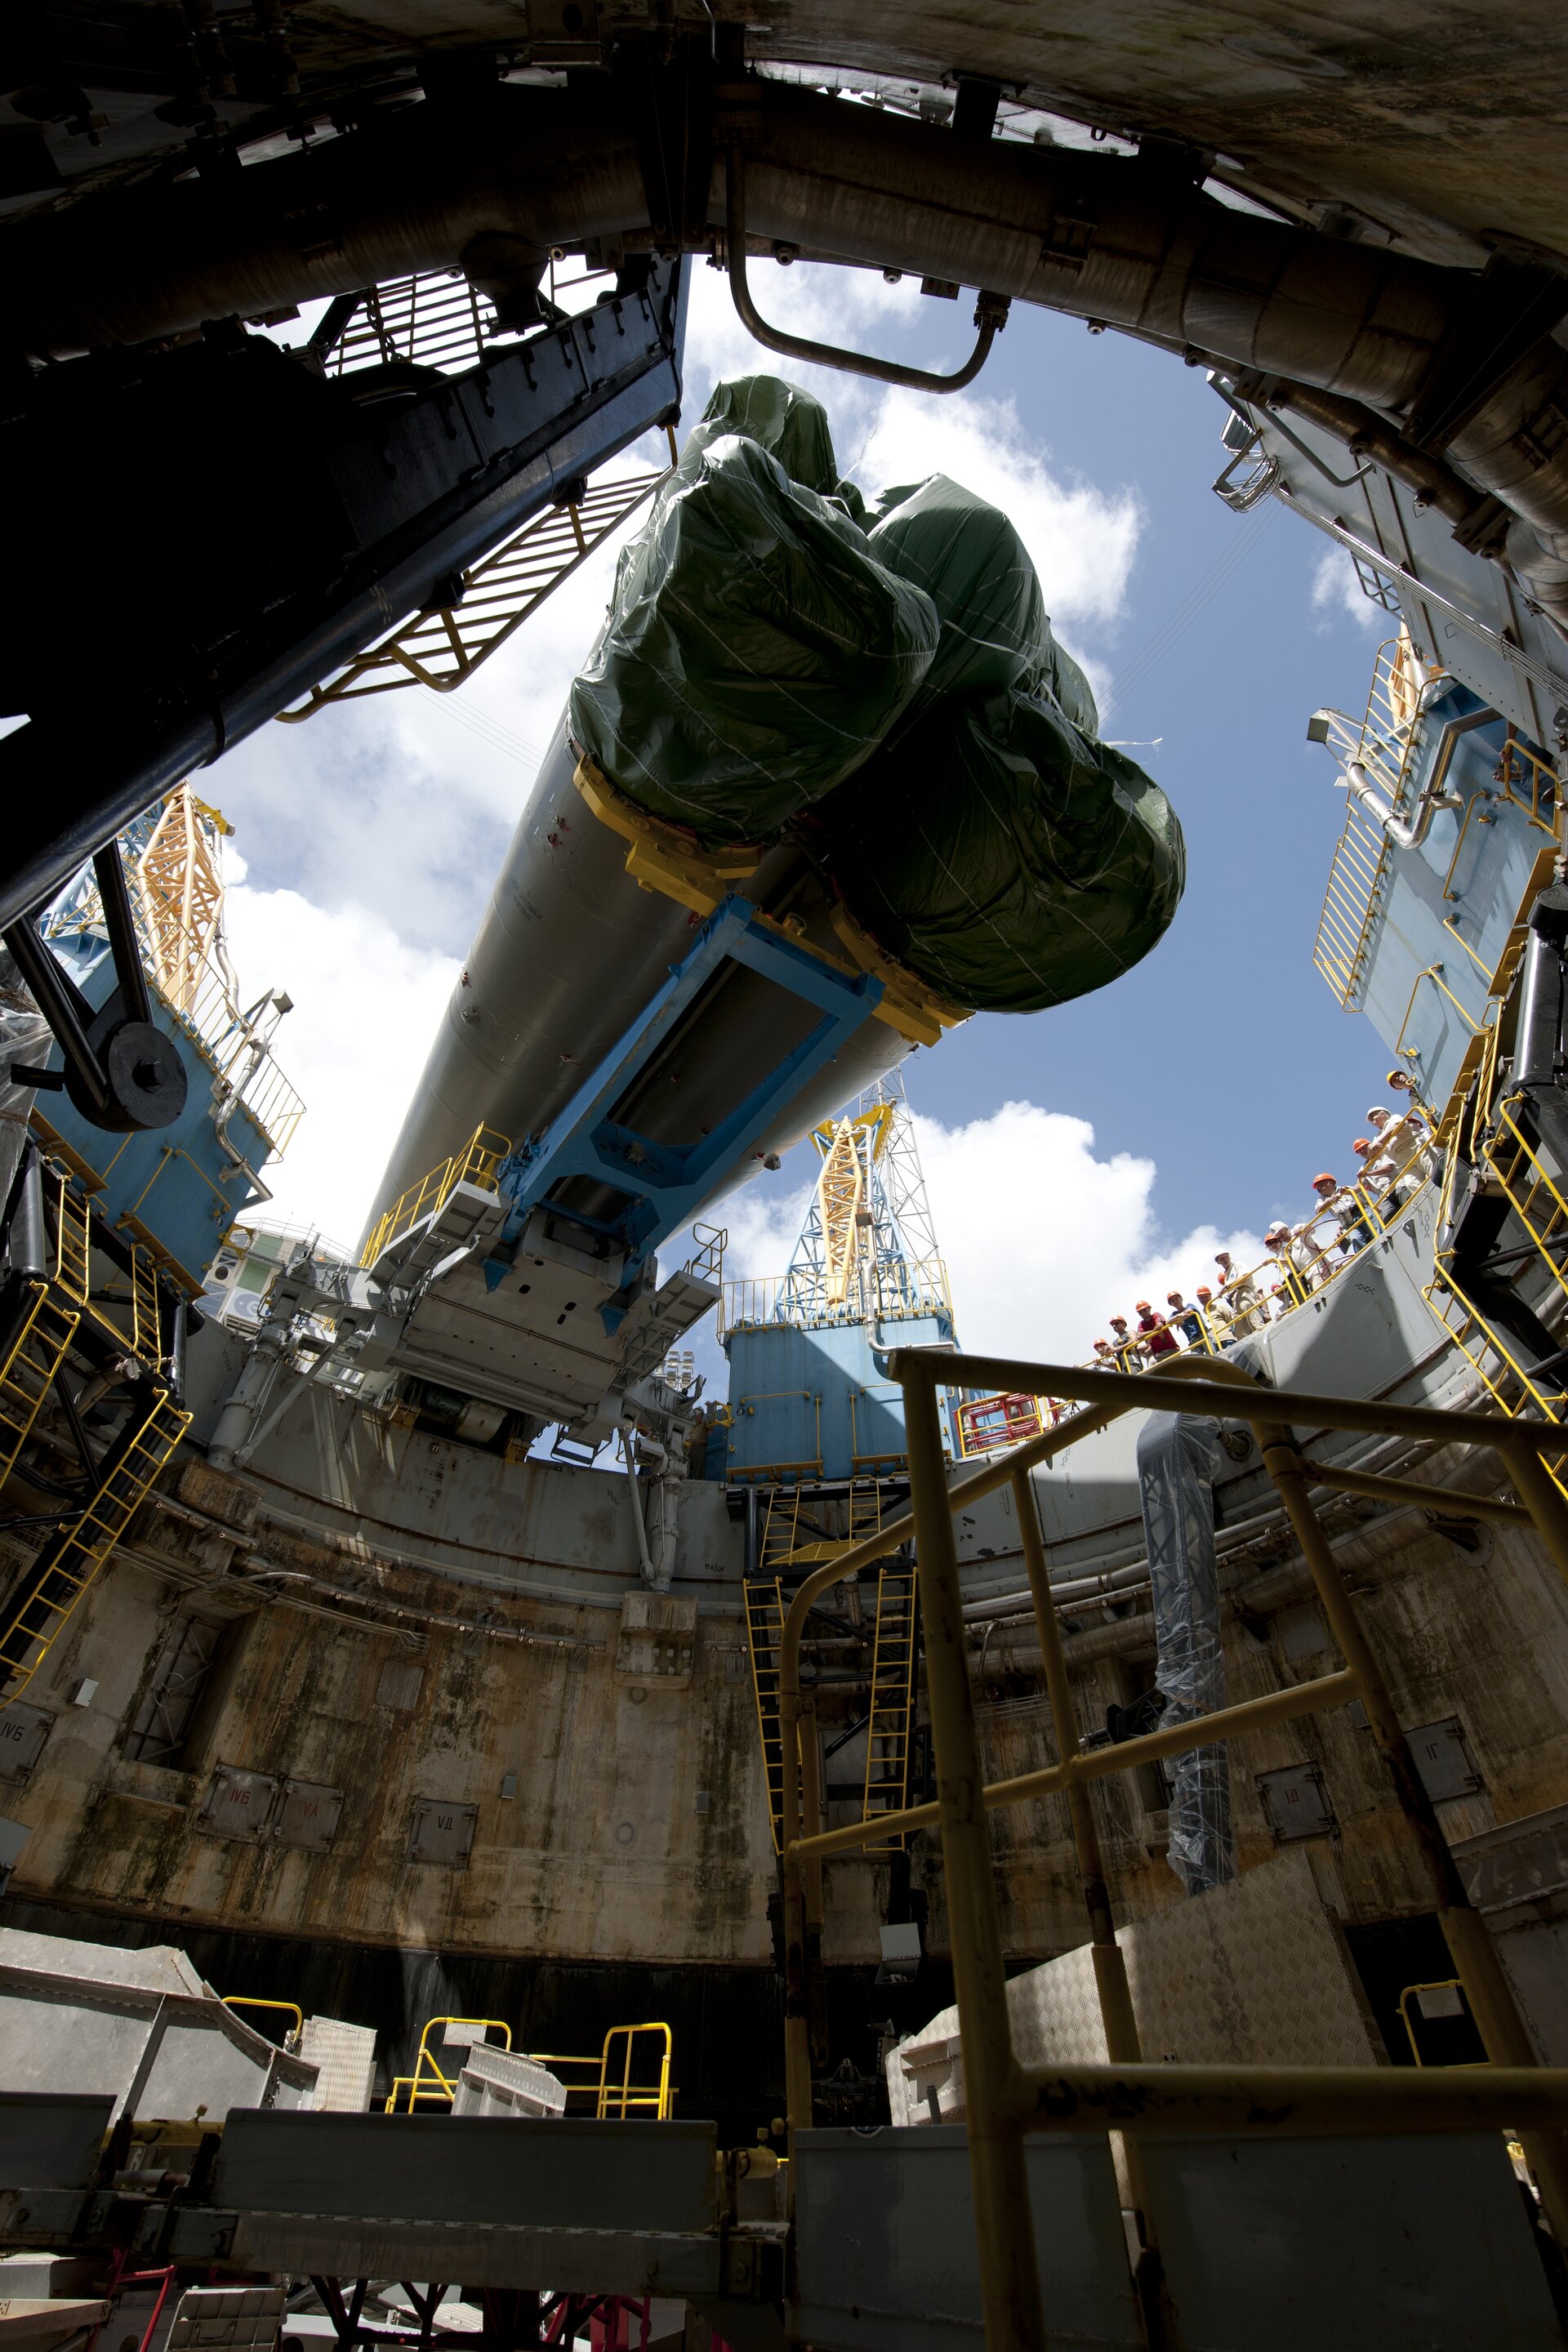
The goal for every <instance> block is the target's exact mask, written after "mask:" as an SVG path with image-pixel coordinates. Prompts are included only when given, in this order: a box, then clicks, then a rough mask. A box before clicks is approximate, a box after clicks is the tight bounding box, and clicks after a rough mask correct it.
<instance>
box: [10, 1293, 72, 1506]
mask: <svg viewBox="0 0 1568 2352" xmlns="http://www.w3.org/2000/svg"><path fill="white" fill-rule="evenodd" d="M27 1290H28V1293H29V1294H30V1303H29V1304H28V1306H27V1308H26V1313H25V1315H24V1317H23V1319H22V1325H21V1328H20V1329H19V1330H18V1332H17V1334H16V1339H14V1340H13V1342H12V1345H11V1352H10V1354H9V1355H8V1356H7V1357H6V1358H5V1363H4V1364H3V1365H0V1486H3V1485H4V1484H5V1480H6V1479H7V1478H8V1477H9V1476H10V1475H11V1473H12V1471H13V1470H14V1469H15V1468H16V1456H17V1454H20V1452H21V1450H22V1448H23V1446H24V1444H26V1439H27V1435H28V1433H29V1431H30V1430H31V1429H32V1426H33V1423H34V1422H35V1421H36V1420H37V1413H38V1407H39V1406H40V1405H41V1404H42V1403H43V1402H44V1399H45V1398H46V1397H47V1395H48V1392H49V1391H50V1389H51V1388H52V1387H53V1385H54V1382H55V1376H56V1374H57V1373H58V1370H59V1368H60V1365H61V1363H62V1361H63V1360H64V1358H65V1352H66V1349H68V1347H69V1345H70V1343H71V1339H72V1337H73V1335H74V1333H75V1331H76V1327H77V1325H78V1323H79V1321H80V1320H81V1318H80V1317H79V1315H77V1314H76V1313H74V1312H73V1311H72V1310H70V1309H69V1308H67V1307H60V1306H59V1305H58V1304H57V1302H56V1301H55V1300H54V1299H53V1298H51V1297H50V1296H49V1290H48V1285H47V1283H42V1282H31V1283H29V1284H28V1285H27Z"/></svg>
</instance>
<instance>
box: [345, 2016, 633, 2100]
mask: <svg viewBox="0 0 1568 2352" xmlns="http://www.w3.org/2000/svg"><path fill="white" fill-rule="evenodd" d="M448 2025H462V2026H470V2027H473V2028H474V2029H475V2030H476V2032H477V2033H478V2034H479V2035H480V2036H482V2035H483V2034H485V2033H489V2032H496V2033H500V2035H502V2036H503V2046H504V2047H505V2048H506V2049H508V2050H510V2048H511V2028H510V2025H508V2023H507V2022H506V2021H505V2019H504V2018H500V2017H432V2018H429V2019H427V2020H426V2025H425V2030H424V2032H422V2033H421V2034H420V2036H419V2049H418V2053H417V2054H416V2058H415V2061H414V2071H413V2073H412V2074H398V2075H396V2076H395V2078H394V2081H393V2085H392V2088H391V2090H390V2091H389V2092H388V2093H387V2095H386V2100H385V2104H384V2113H385V2114H386V2115H389V2116H395V2115H398V2114H400V2113H402V2114H407V2115H412V2114H413V2113H414V2110H415V2108H416V2106H417V2105H419V2104H420V2103H421V2101H426V2102H430V2103H438V2104H443V2105H447V2106H449V2105H451V2103H452V2101H453V2099H454V2098H455V2097H456V2096H457V2090H458V2085H457V2083H456V2081H455V2080H453V2079H452V2078H451V2077H449V2076H448V2075H447V2074H444V2073H443V2071H442V2069H441V2067H440V2065H439V2063H438V2062H437V2058H436V2055H435V2053H434V2052H433V2051H432V2049H431V2047H430V2036H431V2035H432V2033H433V2032H435V2030H436V2028H437V2026H441V2027H446V2026H448ZM647 2033H657V2034H658V2035H660V2036H662V2041H663V2046H662V2050H661V2053H660V2057H659V2066H658V2082H657V2084H644V2083H634V2082H633V2081H632V2053H633V2049H634V2045H635V2043H636V2041H637V2036H638V2035H639V2034H647ZM623 2036H624V2037H625V2039H626V2057H625V2061H624V2063H623V2065H622V2068H621V2078H620V2081H619V2082H618V2083H617V2082H615V2081H612V2079H611V2075H610V2053H611V2051H612V2049H613V2048H614V2045H615V2044H616V2042H618V2041H619V2040H620V2039H621V2038H622V2037H623ZM521 2054H523V2055H526V2057H527V2058H528V2060H529V2062H530V2063H531V2064H532V2065H535V2066H548V2067H550V2068H551V2069H552V2071H553V2070H554V2069H556V2068H559V2067H562V2066H585V2067H587V2068H589V2069H590V2070H591V2072H592V2074H593V2077H594V2079H593V2080H592V2081H589V2082H586V2083H568V2084H566V2095H567V2097H568V2099H571V2098H574V2097H575V2098H581V2099H591V2100H592V2101H593V2103H594V2115H595V2120H597V2121H599V2122H604V2121H605V2120H607V2119H610V2118H614V2119H615V2120H616V2121H620V2122H624V2121H625V2120H626V2117H627V2116H630V2115H633V2114H640V2113H642V2112H644V2111H645V2110H647V2109H650V2108H651V2110H652V2113H653V2119H654V2120H655V2121H656V2122H658V2123H668V2120H669V2118H670V2116H672V2115H673V2114H674V2112H675V2090H674V2085H673V2084H671V2082H670V2079H669V2074H670V2065H671V2063H672V2060H673V2058H674V2054H675V2036H674V2034H673V2033H672V2032H671V2031H670V2029H669V2027H668V2025H666V2024H664V2023H662V2022H658V2023H653V2024H643V2025H612V2026H611V2028H610V2030H609V2032H607V2033H606V2034H605V2042H604V2047H603V2049H602V2050H601V2051H600V2052H599V2053H598V2055H597V2057H590V2056H588V2055H586V2054H583V2055H577V2054H574V2053H569V2052H562V2051H555V2052H552V2051H548V2050H530V2051H527V2052H526V2053H521ZM458 2071H459V2072H460V2071H461V2070H460V2069H459V2070H458ZM405 2094H406V2105H405V2106H404V2107H401V2108H400V2107H399V2105H398V2101H399V2099H400V2098H401V2097H402V2096H403V2095H405Z"/></svg>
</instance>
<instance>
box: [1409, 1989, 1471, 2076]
mask: <svg viewBox="0 0 1568 2352" xmlns="http://www.w3.org/2000/svg"><path fill="white" fill-rule="evenodd" d="M1424 1992H1451V1993H1453V1994H1455V1995H1456V1996H1457V1998H1458V2003H1459V2008H1458V2015H1460V2016H1461V2017H1466V2018H1468V2017H1469V2014H1470V2010H1469V2003H1468V2001H1467V2000H1466V1999H1465V1988H1464V1985H1463V1983H1462V1982H1461V1981H1460V1979H1458V1977H1438V1978H1437V1979H1436V1980H1435V1981H1434V1982H1433V1983H1431V1984H1413V1985H1406V1986H1405V1990H1404V1991H1403V1992H1402V1993H1401V1994H1400V1996H1399V2021H1400V2023H1401V2024H1402V2025H1403V2026H1404V2028H1405V2039H1406V2040H1407V2041H1408V2042H1409V2044H1410V2054H1411V2056H1412V2057H1413V2058H1414V2059H1415V2063H1416V2064H1417V2065H1418V2066H1425V2065H1426V2059H1425V2058H1424V2057H1423V2056H1422V2055H1421V2044H1420V2042H1419V2040H1418V2039H1417V2037H1416V2032H1415V2020H1414V2019H1413V2018H1412V2017H1411V2014H1410V2003H1411V2001H1412V2000H1414V1999H1415V1997H1416V1995H1417V1994H1419V1993H1424ZM1472 2022H1473V2021H1472ZM1460 2063H1461V2065H1462V2066H1466V2067H1468V2066H1475V2065H1482V2066H1484V2065H1485V2064H1486V2063H1487V2062H1486V2060H1485V2059H1484V2058H1481V2059H1476V2058H1470V2059H1464V2060H1461V2061H1460Z"/></svg>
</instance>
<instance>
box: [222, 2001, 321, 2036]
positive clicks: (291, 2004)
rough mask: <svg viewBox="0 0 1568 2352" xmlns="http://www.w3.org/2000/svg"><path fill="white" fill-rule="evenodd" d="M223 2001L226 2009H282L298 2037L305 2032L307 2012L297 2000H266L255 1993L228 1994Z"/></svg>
mask: <svg viewBox="0 0 1568 2352" xmlns="http://www.w3.org/2000/svg"><path fill="white" fill-rule="evenodd" d="M222 2000H223V2005H224V2007H225V2009H280V2010H282V2011H283V2012H284V2014H285V2015H286V2016H289V2017H291V2018H292V2019H293V2021H294V2034H295V2035H296V2036H298V2035H299V2034H301V2033H303V2032H304V2031H305V2012H304V2011H303V2010H302V2009H301V2008H300V2004H299V2002H298V2001H297V2000H264V1999H263V1998H262V1996H261V1995H260V1994H259V1993H254V1992H226V1993H225V1994H223V1996H222Z"/></svg>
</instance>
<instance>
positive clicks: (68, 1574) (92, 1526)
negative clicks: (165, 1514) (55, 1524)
mask: <svg viewBox="0 0 1568 2352" xmlns="http://www.w3.org/2000/svg"><path fill="white" fill-rule="evenodd" d="M190 1419H191V1416H190V1414H189V1413H188V1412H184V1411H183V1410H182V1409H181V1408H180V1406H178V1405H176V1404H175V1403H174V1400H173V1398H172V1397H171V1396H170V1395H169V1393H168V1391H167V1390H166V1389H164V1390H160V1391H158V1393H157V1395H156V1397H155V1398H154V1401H153V1405H152V1408H151V1410H150V1411H147V1412H142V1414H141V1417H140V1418H139V1419H133V1420H132V1423H131V1424H130V1425H129V1427H128V1428H127V1429H125V1430H124V1431H122V1432H121V1435H120V1436H119V1437H117V1438H116V1439H115V1441H114V1443H113V1444H112V1445H111V1446H110V1449H109V1452H108V1454H106V1455H105V1457H104V1461H103V1464H102V1466H101V1468H100V1475H99V1483H98V1490H97V1492H96V1493H95V1494H94V1496H93V1498H92V1500H91V1502H90V1503H89V1505H88V1507H87V1508H86V1509H85V1510H84V1511H83V1513H82V1515H81V1517H79V1519H77V1520H76V1521H74V1522H73V1524H72V1525H71V1526H70V1527H69V1528H63V1529H62V1530H61V1532H60V1533H59V1534H58V1535H57V1536H55V1537H53V1538H51V1539H50V1541H49V1542H48V1543H47V1544H46V1545H45V1547H44V1549H43V1550H42V1551H41V1552H40V1553H39V1554H38V1556H37V1559H35V1560H34V1562H33V1564H32V1566H31V1568H30V1569H27V1570H25V1572H24V1578H23V1582H22V1587H21V1590H20V1592H19V1593H18V1595H17V1597H16V1601H15V1603H14V1604H13V1606H12V1608H11V1610H10V1613H9V1615H8V1617H7V1620H6V1622H5V1626H4V1628H3V1630H0V1673H4V1674H5V1675H8V1676H9V1680H8V1682H7V1684H6V1688H5V1696H4V1698H0V1706H9V1704H10V1702H11V1701H12V1700H13V1699H14V1698H16V1696H18V1695H19V1694H20V1693H21V1692H22V1691H23V1690H25V1689H26V1686H27V1684H28V1683H29V1682H30V1681H31V1680H32V1677H33V1675H35V1674H36V1673H37V1670H38V1667H39V1665H40V1664H42V1662H43V1660H44V1659H45V1658H46V1657H47V1655H48V1653H49V1651H50V1650H51V1648H52V1647H53V1646H54V1643H55V1642H56V1640H57V1639H58V1635H59V1633H60V1631H61V1629H62V1627H63V1626H64V1625H65V1623H66V1622H67V1620H68V1618H69V1616H70V1614H71V1612H72V1611H73V1610H74V1609H75V1607H76V1605H77V1602H78V1601H79V1600H80V1599H81V1596H82V1594H83V1593H84V1592H85V1591H87V1590H88V1588H89V1585H90V1584H91V1582H92V1580H93V1579H94V1577H96V1575H97V1574H98V1571H99V1570H100V1568H101V1567H102V1566H103V1563H104V1561H105V1560H106V1559H108V1557H109V1555H110V1552H111V1551H112V1550H113V1549H114V1547H115V1545H116V1544H117V1543H118V1542H119V1540H120V1538H121V1536H122V1535H123V1534H124V1532H125V1528H126V1524H127V1522H128V1521H129V1519H130V1517H131V1515H132V1512H133V1511H134V1510H135V1508H136V1507H137V1505H138V1504H139V1503H140V1502H141V1500H142V1496H143V1495H144V1494H145V1493H146V1492H147V1489H148V1487H149V1486H151V1485H152V1483H153V1479H154V1478H155V1477H156V1476H157V1475H158V1473H159V1471H160V1470H161V1469H162V1468H163V1465H164V1463H165V1462H166V1461H167V1460H168V1458H169V1456H170V1454H172V1453H173V1452H174V1446H175V1444H177V1442H178V1441H179V1439H180V1438H181V1437H182V1436H183V1435H184V1432H185V1430H186V1428H187V1427H188V1426H189V1424H190Z"/></svg>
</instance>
